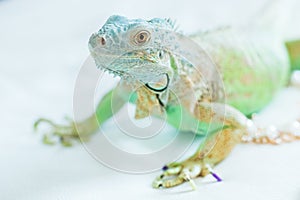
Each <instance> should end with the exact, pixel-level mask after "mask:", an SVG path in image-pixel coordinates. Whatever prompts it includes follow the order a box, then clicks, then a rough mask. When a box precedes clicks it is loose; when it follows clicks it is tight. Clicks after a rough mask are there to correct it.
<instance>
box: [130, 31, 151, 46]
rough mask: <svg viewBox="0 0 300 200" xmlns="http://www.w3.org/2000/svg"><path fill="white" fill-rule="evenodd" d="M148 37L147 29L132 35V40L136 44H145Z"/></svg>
mask: <svg viewBox="0 0 300 200" xmlns="http://www.w3.org/2000/svg"><path fill="white" fill-rule="evenodd" d="M149 39H150V33H149V32H148V31H140V32H138V33H137V34H136V35H135V36H134V42H135V44H137V45H142V44H145V43H146V42H148V41H149Z"/></svg>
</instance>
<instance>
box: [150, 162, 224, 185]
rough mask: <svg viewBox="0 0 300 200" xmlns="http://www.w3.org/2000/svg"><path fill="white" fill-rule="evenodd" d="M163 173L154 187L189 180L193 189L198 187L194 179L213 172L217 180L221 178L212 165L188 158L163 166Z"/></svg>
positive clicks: (156, 180) (178, 183)
mask: <svg viewBox="0 0 300 200" xmlns="http://www.w3.org/2000/svg"><path fill="white" fill-rule="evenodd" d="M163 171H164V172H163V173H162V174H161V175H160V176H158V177H157V178H156V179H155V180H154V182H153V184H152V186H153V187H154V188H170V187H175V186H177V185H180V184H183V183H185V182H189V184H190V185H191V187H192V189H193V190H196V189H197V186H196V184H195V182H194V179H196V178H197V177H200V176H206V175H207V174H211V175H212V176H213V177H214V178H216V180H217V181H222V180H221V178H220V177H219V176H218V175H217V174H216V173H214V172H213V171H212V169H211V167H210V165H208V164H204V163H203V162H201V161H200V162H199V161H194V160H186V161H184V162H182V163H172V164H170V165H168V166H165V167H163Z"/></svg>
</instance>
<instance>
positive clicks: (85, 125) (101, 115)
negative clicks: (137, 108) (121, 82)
mask: <svg viewBox="0 0 300 200" xmlns="http://www.w3.org/2000/svg"><path fill="white" fill-rule="evenodd" d="M119 90H120V88H118V89H113V90H111V91H110V92H108V93H107V94H106V95H105V96H104V97H103V98H102V99H101V100H100V102H99V104H98V106H97V108H96V111H95V112H94V113H93V114H92V115H91V116H90V117H88V118H87V119H85V120H83V121H80V122H76V121H70V123H69V124H68V125H59V124H56V123H54V122H52V121H51V120H49V119H45V118H40V119H38V120H37V121H36V122H35V123H34V128H35V129H37V128H38V126H39V125H40V124H41V123H47V124H49V125H50V127H51V129H50V132H48V133H46V134H44V137H43V142H44V143H46V144H54V143H55V138H58V139H59V141H60V143H61V144H62V145H64V146H71V145H72V141H73V140H79V139H83V140H88V139H89V137H90V136H91V135H92V134H93V133H95V132H96V131H97V130H98V128H99V126H100V125H101V124H103V123H104V122H105V121H106V120H107V119H109V118H110V117H111V116H112V115H113V111H112V105H111V104H112V98H117V100H114V102H118V105H114V106H113V108H114V111H117V110H119V109H120V108H121V107H122V106H123V105H124V104H125V101H124V99H123V98H122V97H121V96H120V95H115V94H118V92H120V91H119ZM123 92H124V91H123ZM113 94H114V95H113Z"/></svg>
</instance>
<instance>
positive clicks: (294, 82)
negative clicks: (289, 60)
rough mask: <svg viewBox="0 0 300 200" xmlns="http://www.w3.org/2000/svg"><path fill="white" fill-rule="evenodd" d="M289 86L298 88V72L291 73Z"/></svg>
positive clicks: (299, 85)
mask: <svg viewBox="0 0 300 200" xmlns="http://www.w3.org/2000/svg"><path fill="white" fill-rule="evenodd" d="M291 84H292V85H293V86H296V87H300V70H296V71H294V72H293V74H292V77H291Z"/></svg>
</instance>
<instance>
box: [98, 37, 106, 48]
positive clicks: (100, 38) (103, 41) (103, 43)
mask: <svg viewBox="0 0 300 200" xmlns="http://www.w3.org/2000/svg"><path fill="white" fill-rule="evenodd" d="M98 41H99V43H100V44H101V45H103V46H104V45H105V44H106V41H105V39H104V37H99V39H98Z"/></svg>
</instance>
